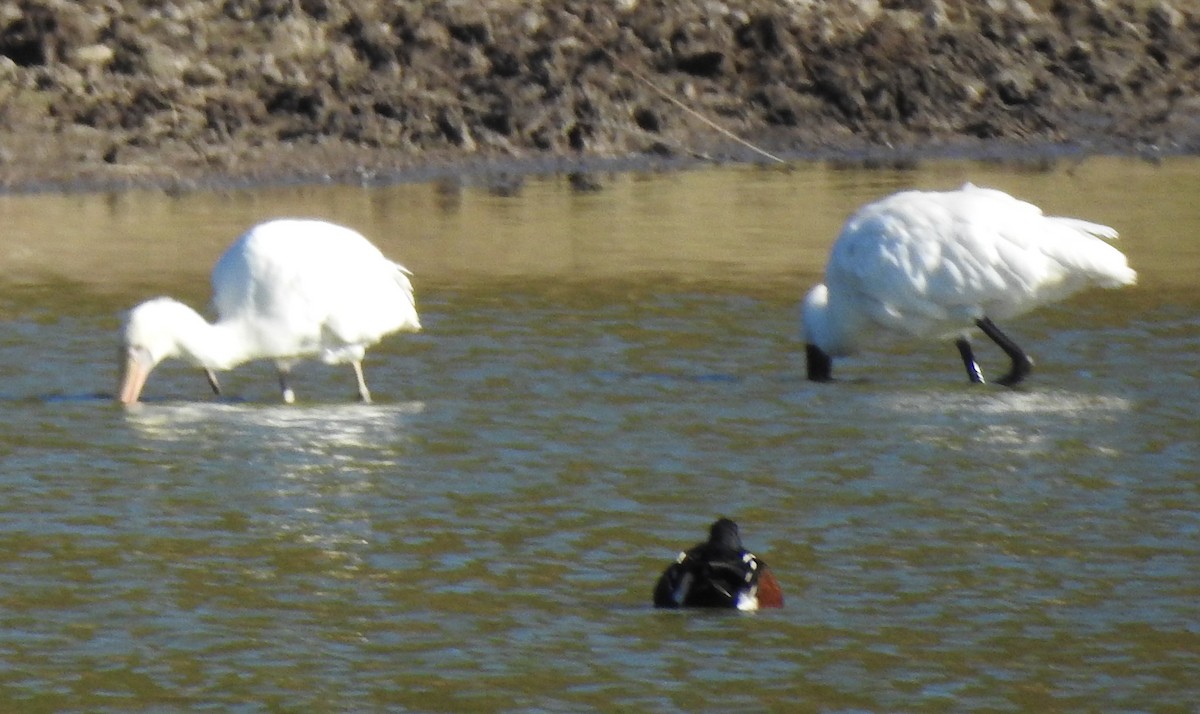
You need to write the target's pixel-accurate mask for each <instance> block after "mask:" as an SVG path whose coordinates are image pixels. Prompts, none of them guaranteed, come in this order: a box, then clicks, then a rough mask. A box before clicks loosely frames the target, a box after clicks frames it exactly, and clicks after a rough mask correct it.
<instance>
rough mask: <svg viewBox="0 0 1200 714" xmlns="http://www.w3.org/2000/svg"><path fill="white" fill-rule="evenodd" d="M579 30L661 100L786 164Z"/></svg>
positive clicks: (748, 147) (591, 35)
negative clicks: (658, 83) (684, 101)
mask: <svg viewBox="0 0 1200 714" xmlns="http://www.w3.org/2000/svg"><path fill="white" fill-rule="evenodd" d="M579 29H580V31H582V32H583V34H585V35H587V36H588V37H589V38H590V39H591V40H592V43H593V44H594V45H595V46H596V48H597V49H599V50H600V51H601V52H603V53H604V54H606V55H608V57H609V59H611V60H612V61H613V63H614V64H616V65H618V66H619V67H621V69H623V70H625V71H626V72H628V73H629V74H631V75H633V76H634V77H635V78H637V79H638V80H640V81H641V82H643V83H644V84H645V85H646V86H647V87H649V88H650V89H653V90H654V91H655V92H656V93H657V94H658V95H659V96H660V97H662V98H663V99H666V100H667V101H668V102H670V103H672V104H674V105H675V106H677V107H679V108H680V109H682V110H683V111H685V112H687V113H688V114H690V115H692V116H693V117H695V118H697V119H699V120H700V121H702V122H704V123H705V124H706V125H708V126H709V127H711V128H713V129H715V130H716V131H718V132H720V133H721V134H723V135H725V136H726V137H728V138H730V139H732V140H734V141H736V142H737V143H739V144H741V145H742V146H744V147H746V148H747V149H750V150H751V151H753V152H755V153H756V154H759V155H760V156H763V157H766V158H767V159H770V160H771V161H774V162H776V163H780V164H786V163H787V162H786V161H784V160H783V159H781V158H779V157H778V156H776V155H775V154H772V153H771V152H769V151H767V150H766V149H763V148H760V147H758V146H755V145H754V144H752V143H750V142H749V141H747V140H746V139H743V138H742V137H740V136H738V135H737V134H734V133H733V132H732V131H730V130H728V129H726V128H725V127H723V126H721V125H720V124H718V123H716V122H715V121H713V120H712V119H709V118H708V117H706V116H704V115H703V114H701V113H700V112H698V111H696V110H695V109H692V108H691V107H689V106H688V105H686V104H684V103H683V102H682V101H680V100H679V99H677V98H676V97H674V96H673V95H672V94H671V93H670V92H668V91H667V90H665V89H663V88H662V87H660V86H658V85H657V84H655V83H654V81H653V80H651V79H650V78H649V77H647V76H646V75H644V74H642V73H641V72H639V71H637V70H636V69H634V68H633V67H630V66H629V65H628V64H626V63H625V62H623V61H621V58H620V57H618V56H617V55H616V53H614V52H611V51H609V50H608V48H606V47H604V46H603V45H602V44H601V43H600V40H599V39H598V38H597V37H596V36H595V35H593V34H592V33H591V32H590V31H589V30H588V29H587V28H586V27H582V26H581V27H580V28H579Z"/></svg>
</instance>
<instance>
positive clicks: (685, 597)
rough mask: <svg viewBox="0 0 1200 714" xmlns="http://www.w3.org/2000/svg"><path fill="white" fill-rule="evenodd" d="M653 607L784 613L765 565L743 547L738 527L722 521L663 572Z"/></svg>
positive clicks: (776, 584) (779, 592) (779, 591)
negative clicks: (776, 610) (777, 609)
mask: <svg viewBox="0 0 1200 714" xmlns="http://www.w3.org/2000/svg"><path fill="white" fill-rule="evenodd" d="M654 606H655V607H667V608H678V607H716V608H729V609H737V610H757V609H759V608H760V607H761V608H766V607H783V590H782V589H780V587H779V581H778V580H776V579H775V575H774V574H773V573H772V572H771V569H770V568H768V567H767V564H766V563H765V562H763V561H761V560H759V559H758V558H756V557H755V556H754V555H753V554H752V553H749V552H747V551H746V549H745V548H743V547H742V538H741V536H740V535H739V534H738V527H737V524H736V523H734V522H733V521H731V520H729V519H728V518H722V519H720V520H718V521H717V522H715V523H713V524H712V526H711V527H710V528H709V531H708V541H706V542H704V543H697V544H696V545H695V546H693V547H692V548H690V549H688V550H686V551H684V552H682V553H680V554H679V558H678V559H676V561H675V562H674V563H671V565H669V566H667V569H666V570H665V571H663V574H662V576H661V577H659V579H658V584H657V585H656V586H655V588H654Z"/></svg>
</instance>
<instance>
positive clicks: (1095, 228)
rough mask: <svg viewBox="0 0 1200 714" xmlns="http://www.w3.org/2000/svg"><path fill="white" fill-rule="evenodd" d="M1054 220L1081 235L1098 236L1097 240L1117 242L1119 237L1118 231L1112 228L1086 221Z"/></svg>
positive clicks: (1071, 219)
mask: <svg viewBox="0 0 1200 714" xmlns="http://www.w3.org/2000/svg"><path fill="white" fill-rule="evenodd" d="M1054 220H1056V221H1058V222H1059V223H1060V224H1061V225H1063V226H1065V227H1067V228H1073V229H1074V230H1077V231H1079V232H1080V233H1088V234H1091V235H1094V236H1096V237H1097V238H1103V239H1104V240H1116V239H1117V238H1118V237H1119V234H1118V233H1117V229H1116V228H1113V227H1111V226H1104V225H1100V224H1099V223H1092V222H1091V221H1084V220H1080V219H1078V218H1063V217H1056V218H1055V219H1054Z"/></svg>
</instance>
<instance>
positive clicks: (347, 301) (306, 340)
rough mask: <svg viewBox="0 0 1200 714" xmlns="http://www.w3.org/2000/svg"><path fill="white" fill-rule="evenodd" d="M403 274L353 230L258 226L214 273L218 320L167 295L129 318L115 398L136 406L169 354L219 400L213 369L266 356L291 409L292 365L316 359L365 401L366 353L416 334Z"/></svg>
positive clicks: (315, 224) (305, 224)
mask: <svg viewBox="0 0 1200 714" xmlns="http://www.w3.org/2000/svg"><path fill="white" fill-rule="evenodd" d="M408 276H409V272H408V271H407V270H405V268H404V267H403V266H401V265H399V264H397V263H394V262H392V261H391V260H388V259H387V258H385V257H384V256H383V254H382V253H380V252H379V249H378V248H376V247H375V246H374V245H372V244H371V243H370V241H368V240H367V239H366V238H364V237H363V236H362V235H361V234H359V233H358V232H356V231H353V230H351V229H349V228H346V227H343V226H339V225H335V224H333V223H328V222H326V221H319V220H301V219H280V220H272V221H267V222H265V223H261V224H259V225H257V226H254V227H253V228H251V229H250V230H248V231H246V233H244V234H243V235H242V236H241V237H239V238H238V239H237V240H236V241H234V242H233V244H232V245H230V246H229V248H227V249H226V250H225V252H224V253H223V254H222V255H221V257H220V258H219V259H218V260H217V264H216V265H215V266H214V267H213V271H212V291H213V297H212V302H213V306H214V308H215V309H216V312H217V321H216V322H215V323H209V322H208V321H206V320H205V319H204V318H203V317H201V316H200V315H199V314H198V313H197V312H196V311H195V310H193V309H192V308H190V307H188V306H187V305H184V304H183V303H180V302H178V301H176V300H173V299H171V298H166V297H159V298H154V299H152V300H149V301H147V302H144V303H142V304H140V305H138V306H137V307H135V308H133V310H131V311H130V313H129V315H128V318H127V320H126V322H125V326H124V332H123V340H124V351H123V357H124V359H125V362H124V370H123V372H122V376H121V384H120V388H119V389H118V392H117V399H118V400H119V401H121V402H122V403H125V404H130V403H133V402H136V401H137V400H138V398H139V396H140V395H141V392H142V387H143V386H144V385H145V383H146V378H147V377H148V376H149V375H150V371H151V370H152V369H154V367H155V365H157V364H158V363H159V362H161V361H162V360H164V359H168V358H171V357H180V358H182V359H185V360H187V361H189V362H191V363H193V364H195V365H197V366H199V367H202V368H203V369H204V370H205V373H206V375H207V376H208V381H209V384H210V385H211V386H212V388H213V391H214V392H216V393H218V394H219V393H220V387H219V386H218V384H217V379H216V375H215V374H214V370H225V369H232V368H233V367H236V366H237V365H239V364H242V363H243V362H249V361H251V360H257V359H270V360H274V361H275V365H276V367H277V369H278V370H279V386H280V389H282V391H283V400H284V401H285V402H289V403H290V402H292V401H294V399H295V395H294V393H293V392H292V390H291V388H290V387H289V386H288V383H287V378H288V372H289V370H290V369H291V366H292V364H293V363H295V362H296V361H298V360H300V359H302V358H306V357H311V356H319V357H320V359H321V360H323V361H324V362H326V363H330V364H336V363H343V362H349V363H350V364H351V365H352V366H353V367H354V374H355V377H356V378H357V380H358V396H359V398H360V399H361V400H362V401H364V402H369V401H370V400H371V395H370V392H368V391H367V384H366V380H365V379H364V378H363V372H362V359H363V355H364V354H365V352H366V348H367V347H369V346H370V345H373V344H375V343H376V342H378V341H379V340H380V339H382V338H383V337H384V336H385V335H388V334H390V333H393V332H397V331H400V330H410V331H415V330H419V329H420V328H421V323H420V321H419V319H418V317H417V310H416V304H415V302H414V300H413V289H412V283H411V282H410V281H409V278H408Z"/></svg>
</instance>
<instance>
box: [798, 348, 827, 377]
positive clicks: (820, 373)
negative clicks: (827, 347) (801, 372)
mask: <svg viewBox="0 0 1200 714" xmlns="http://www.w3.org/2000/svg"><path fill="white" fill-rule="evenodd" d="M804 352H805V356H806V357H807V360H808V379H809V381H812V382H828V381H829V380H831V379H833V360H832V359H830V357H829V355H827V354H825V352H824V351H823V350H822V349H821V348H820V347H817V346H816V345H805V346H804Z"/></svg>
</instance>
